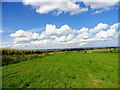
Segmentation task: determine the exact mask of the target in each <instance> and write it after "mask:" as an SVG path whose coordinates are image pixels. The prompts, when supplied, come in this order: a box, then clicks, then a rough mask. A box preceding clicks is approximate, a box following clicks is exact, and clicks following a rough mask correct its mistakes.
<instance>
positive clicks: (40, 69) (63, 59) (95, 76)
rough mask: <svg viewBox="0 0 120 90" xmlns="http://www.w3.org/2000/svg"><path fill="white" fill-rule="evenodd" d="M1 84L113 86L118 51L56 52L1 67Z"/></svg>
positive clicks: (116, 72)
mask: <svg viewBox="0 0 120 90" xmlns="http://www.w3.org/2000/svg"><path fill="white" fill-rule="evenodd" d="M2 70H3V76H2V78H3V80H2V83H3V88H114V87H117V86H118V54H116V53H99V52H97V53H80V52H66V53H57V54H53V55H50V56H45V57H43V58H37V59H32V60H29V61H24V62H20V63H16V64H11V65H7V66H3V67H2Z"/></svg>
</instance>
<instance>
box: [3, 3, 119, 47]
mask: <svg viewBox="0 0 120 90" xmlns="http://www.w3.org/2000/svg"><path fill="white" fill-rule="evenodd" d="M75 4H76V5H80V6H81V7H82V8H86V7H85V6H84V4H83V3H81V2H79V3H75ZM108 7H109V6H108ZM110 7H112V8H111V9H110V10H105V9H104V8H102V7H101V8H100V10H103V12H101V13H97V14H94V13H93V12H94V11H95V10H96V11H97V10H99V9H98V8H97V7H96V9H92V8H90V5H89V6H88V10H87V11H85V12H80V13H75V14H73V15H71V14H70V13H71V12H69V11H66V13H64V11H63V12H61V13H60V14H59V15H57V14H55V13H56V12H58V11H55V10H53V11H49V12H47V13H44V12H43V13H41V12H36V7H35V6H33V5H31V4H29V3H27V4H24V3H23V2H3V3H2V30H3V32H2V33H1V34H2V39H3V42H4V43H10V42H15V43H14V44H13V43H10V46H9V47H8V48H11V47H14V46H13V45H15V44H16V41H15V39H16V38H20V37H22V36H19V35H18V36H19V37H17V36H16V37H14V36H13V37H11V34H16V32H17V31H19V30H23V31H24V33H26V32H30V33H38V34H40V35H41V34H42V33H43V32H45V31H46V25H55V28H56V30H57V29H60V28H61V27H62V26H64V25H67V26H69V27H70V28H71V29H72V30H73V31H74V30H75V32H76V31H80V30H81V29H82V28H83V27H86V28H88V29H89V30H88V31H90V29H94V28H95V27H96V26H97V25H98V24H100V23H102V24H107V25H108V28H107V27H106V28H105V29H104V31H107V30H109V29H110V26H112V25H114V24H116V23H118V9H117V6H116V5H113V6H110ZM76 10H77V9H76ZM51 31H52V30H51ZM100 31H102V29H101V30H99V32H100ZM99 32H97V33H99ZM116 32H117V31H116ZM50 33H51V32H50ZM97 33H93V35H94V34H95V35H96V34H97ZM77 34H78V33H77ZM93 35H92V36H93ZM51 36H52V35H51ZM61 36H65V35H61ZM24 37H25V36H24ZM66 37H67V36H66ZM76 37H77V36H76V35H75V38H76ZM27 38H29V37H27ZM49 38H50V37H49ZM59 38H60V36H59ZM81 39H83V38H80V40H81ZM40 40H41V39H40ZM40 40H38V41H37V42H41V41H40ZM42 40H43V39H42ZM56 40H58V41H59V39H58V37H56ZM110 40H112V39H110ZM63 41H64V40H63ZM31 42H35V41H34V40H33V41H32V40H31V41H30V40H29V41H27V42H24V40H23V42H22V41H21V42H17V44H21V45H23V44H31ZM48 42H49V40H48ZM97 42H98V41H97ZM99 42H103V40H102V41H100V40H99ZM108 42H110V41H108ZM41 43H42V42H41ZM59 43H60V41H59ZM81 43H82V42H81ZM90 43H92V42H90ZM46 44H47V43H46ZM83 44H84V43H83ZM116 44H117V40H116ZM62 45H63V46H62ZM62 45H61V46H58V47H57V46H56V48H59V47H64V46H65V45H64V44H62ZM86 45H87V46H88V47H89V45H90V44H86ZM86 45H85V46H86ZM38 46H39V44H38ZM38 46H37V48H54V45H51V47H47V46H45V47H38ZM85 46H74V45H73V46H72V47H85ZM93 46H100V45H99V44H98V45H95V44H94V45H93ZM111 46H112V44H111ZM5 47H7V46H5ZM66 47H71V46H69V45H68V46H66ZM14 48H16V47H14ZM20 48H21V47H20ZM25 48H27V47H25ZM32 48H34V45H32Z"/></svg>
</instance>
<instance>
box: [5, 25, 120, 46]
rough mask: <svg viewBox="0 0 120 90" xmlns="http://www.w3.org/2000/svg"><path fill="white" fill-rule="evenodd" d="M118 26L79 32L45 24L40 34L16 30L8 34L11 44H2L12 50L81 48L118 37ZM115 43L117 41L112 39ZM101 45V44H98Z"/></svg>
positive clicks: (64, 26) (65, 27) (105, 26)
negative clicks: (19, 48)
mask: <svg viewBox="0 0 120 90" xmlns="http://www.w3.org/2000/svg"><path fill="white" fill-rule="evenodd" d="M118 24H119V23H115V24H113V25H108V24H105V23H99V24H98V25H97V26H95V27H93V28H92V29H90V28H87V27H82V28H81V29H79V30H76V29H73V28H71V27H70V26H68V25H66V24H65V25H63V26H61V27H60V28H57V27H56V25H52V24H47V25H46V28H45V30H44V31H43V32H41V33H36V32H30V31H26V30H18V31H16V32H15V33H12V34H10V37H12V38H13V42H11V43H10V44H9V45H8V44H6V43H5V44H3V47H12V48H18V47H21V48H23V47H24V48H68V47H69V48H70V47H81V46H85V45H89V44H91V43H92V44H93V45H95V46H96V44H97V43H98V42H99V43H100V42H101V43H102V41H106V42H108V41H109V42H110V40H113V38H115V37H117V36H118V35H119V32H118V30H117V29H118V28H119V27H118ZM114 40H115V41H117V39H114ZM100 45H101V44H100Z"/></svg>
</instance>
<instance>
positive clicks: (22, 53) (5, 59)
mask: <svg viewBox="0 0 120 90" xmlns="http://www.w3.org/2000/svg"><path fill="white" fill-rule="evenodd" d="M49 52H50V51H49ZM46 55H48V51H46V52H45V51H42V50H13V49H3V50H2V59H1V60H2V66H5V65H9V64H14V63H18V62H22V61H26V60H30V59H33V58H38V57H43V56H46Z"/></svg>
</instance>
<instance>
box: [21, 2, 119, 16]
mask: <svg viewBox="0 0 120 90" xmlns="http://www.w3.org/2000/svg"><path fill="white" fill-rule="evenodd" d="M118 1H119V0H104V1H101V0H94V1H89V0H56V1H55V0H34V1H33V0H23V4H24V5H31V6H32V7H34V8H35V9H36V12H37V13H40V14H47V13H49V12H54V14H55V15H59V14H61V13H67V12H68V13H70V14H71V15H74V14H78V13H82V12H86V11H88V10H89V9H92V10H95V12H94V14H97V13H101V12H103V11H108V10H110V9H112V8H113V7H114V6H116V5H118ZM76 2H77V3H76ZM80 2H82V3H83V4H84V5H85V7H83V5H82V4H81V3H80Z"/></svg>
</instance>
